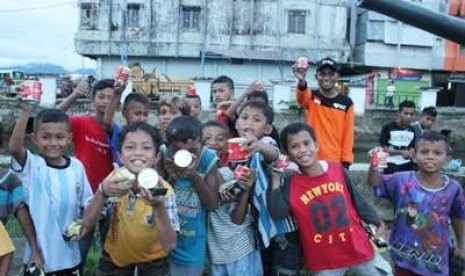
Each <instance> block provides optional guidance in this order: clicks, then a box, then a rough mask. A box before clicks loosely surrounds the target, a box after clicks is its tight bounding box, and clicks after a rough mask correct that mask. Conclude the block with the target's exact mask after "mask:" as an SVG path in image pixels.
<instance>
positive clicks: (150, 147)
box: [121, 130, 157, 174]
mask: <svg viewBox="0 0 465 276" xmlns="http://www.w3.org/2000/svg"><path fill="white" fill-rule="evenodd" d="M156 154H157V149H156V148H155V146H154V141H153V139H152V137H151V136H150V135H149V134H148V133H146V132H144V131H141V130H137V131H135V132H128V133H127V134H126V136H125V138H124V142H123V143H122V146H121V161H122V162H123V165H124V167H126V168H127V169H129V170H130V171H131V172H132V173H134V174H137V173H139V172H140V171H141V170H142V169H144V168H149V167H152V166H153V165H154V164H155V161H156Z"/></svg>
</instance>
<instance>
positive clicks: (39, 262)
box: [27, 250, 44, 269]
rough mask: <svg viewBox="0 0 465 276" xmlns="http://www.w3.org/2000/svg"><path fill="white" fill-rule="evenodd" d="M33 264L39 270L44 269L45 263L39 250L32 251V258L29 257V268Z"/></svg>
mask: <svg viewBox="0 0 465 276" xmlns="http://www.w3.org/2000/svg"><path fill="white" fill-rule="evenodd" d="M32 264H35V266H36V267H37V268H39V269H44V261H43V259H42V256H41V255H40V252H39V251H38V250H31V256H30V257H29V262H28V263H27V267H30V266H32Z"/></svg>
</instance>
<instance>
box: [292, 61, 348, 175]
mask: <svg viewBox="0 0 465 276" xmlns="http://www.w3.org/2000/svg"><path fill="white" fill-rule="evenodd" d="M307 69H308V67H305V66H299V65H298V64H297V63H296V64H294V65H292V71H293V72H294V75H295V77H296V78H297V80H298V83H297V87H296V92H295V93H296V99H297V103H298V104H299V106H300V107H301V108H303V109H304V110H305V111H306V114H307V124H308V125H310V126H311V127H312V128H313V129H314V130H315V134H316V136H317V141H318V142H319V143H320V150H319V151H318V159H325V160H335V161H339V162H341V163H342V164H343V165H344V167H346V168H348V167H349V166H350V164H352V163H353V162H354V154H353V152H352V150H353V145H354V105H353V102H352V100H351V99H350V98H349V97H348V96H345V95H342V94H340V93H338V92H337V91H336V82H337V79H338V77H339V73H338V71H339V67H338V64H337V62H336V61H335V60H334V59H332V58H329V57H326V58H323V59H322V60H320V61H318V63H317V68H316V74H315V78H316V80H317V82H318V86H319V89H316V90H314V91H312V90H310V89H309V88H308V85H307V81H306V80H305V76H306V74H307Z"/></svg>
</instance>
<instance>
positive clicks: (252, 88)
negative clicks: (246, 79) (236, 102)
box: [244, 80, 265, 96]
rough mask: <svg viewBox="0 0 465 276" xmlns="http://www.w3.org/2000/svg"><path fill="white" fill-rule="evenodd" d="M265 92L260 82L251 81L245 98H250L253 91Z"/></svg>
mask: <svg viewBox="0 0 465 276" xmlns="http://www.w3.org/2000/svg"><path fill="white" fill-rule="evenodd" d="M264 90H265V84H264V83H263V82H262V81H259V80H256V81H253V82H252V83H251V84H250V85H249V87H247V90H245V92H244V93H245V94H246V95H247V96H250V95H251V94H252V93H253V92H254V91H264Z"/></svg>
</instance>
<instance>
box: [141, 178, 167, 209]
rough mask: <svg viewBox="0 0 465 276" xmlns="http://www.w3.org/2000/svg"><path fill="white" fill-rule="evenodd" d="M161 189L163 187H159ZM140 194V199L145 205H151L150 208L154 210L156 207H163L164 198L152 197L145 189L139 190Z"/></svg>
mask: <svg viewBox="0 0 465 276" xmlns="http://www.w3.org/2000/svg"><path fill="white" fill-rule="evenodd" d="M159 183H160V182H159ZM162 187H163V186H161V187H160V188H162ZM140 194H141V195H142V199H143V200H144V201H145V202H146V203H147V204H149V205H152V207H154V208H156V207H160V206H164V205H163V204H164V200H165V196H163V195H159V196H153V195H152V193H151V192H150V191H149V190H147V189H145V188H141V189H140Z"/></svg>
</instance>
